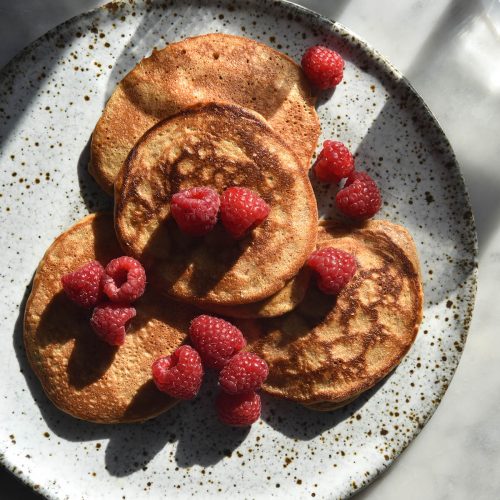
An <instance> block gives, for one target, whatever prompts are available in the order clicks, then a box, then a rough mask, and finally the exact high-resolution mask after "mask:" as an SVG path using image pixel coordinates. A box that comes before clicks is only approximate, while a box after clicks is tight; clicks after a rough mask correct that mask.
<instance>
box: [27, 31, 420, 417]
mask: <svg viewBox="0 0 500 500" xmlns="http://www.w3.org/2000/svg"><path fill="white" fill-rule="evenodd" d="M314 103H315V98H314V95H313V93H312V91H311V89H310V87H309V85H308V83H307V81H306V80H305V79H304V76H303V74H302V72H301V69H300V67H299V66H298V65H297V64H295V63H294V62H293V61H292V60H291V59H289V58H288V57H287V56H285V55H284V54H282V53H280V52H278V51H276V50H274V49H271V48H270V47H267V46H266V45H264V44H261V43H258V42H255V41H253V40H249V39H246V38H241V37H236V36H231V35H222V34H210V35H204V36H200V37H195V38H189V39H186V40H183V41H181V42H178V43H175V44H171V45H169V46H167V47H166V48H165V49H163V50H160V51H155V52H154V53H153V54H152V55H151V56H150V57H149V58H146V59H144V60H143V61H141V62H140V63H139V64H138V65H137V66H136V67H135V68H134V69H133V70H132V71H131V72H130V73H129V74H128V75H127V76H126V77H125V78H124V79H123V80H122V82H120V84H119V85H118V86H117V88H116V90H115V92H114V93H113V95H112V96H111V98H110V99H109V101H108V103H107V105H106V107H105V109H104V111H103V114H102V116H101V118H100V120H99V122H98V123H97V125H96V128H95V131H94V134H93V137H92V146H91V163H90V172H91V174H92V175H93V176H94V178H95V179H96V181H97V182H98V183H99V185H100V186H102V188H103V189H104V190H105V191H106V192H108V193H110V194H113V195H114V201H115V210H114V217H113V216H112V215H111V214H104V213H101V214H94V215H91V216H88V217H86V218H85V219H83V220H82V221H80V222H79V223H77V224H76V225H75V226H73V227H72V228H71V229H69V230H68V231H67V232H66V233H64V234H63V235H61V236H60V237H59V238H58V239H57V240H56V241H55V242H54V244H53V245H52V246H51V247H50V248H49V250H48V251H47V253H46V255H45V256H44V258H43V260H42V262H41V263H40V266H39V268H38V271H37V274H36V276H35V280H34V284H33V290H32V293H31V296H30V299H29V301H28V305H27V309H26V316H25V344H26V349H27V352H28V357H29V360H30V362H31V364H32V366H33V369H34V371H35V373H36V374H37V376H38V377H39V378H40V380H41V382H42V385H43V387H44V390H45V391H46V393H47V395H48V396H49V397H50V398H51V400H52V401H53V402H54V403H55V404H56V405H57V406H58V407H59V408H61V409H62V410H64V411H66V412H68V413H70V414H72V415H74V416H76V417H79V418H83V419H86V420H91V421H96V422H132V421H139V420H145V419H147V418H151V417H153V416H155V415H157V414H158V413H160V412H162V411H164V410H166V409H168V408H169V407H170V406H172V405H173V404H174V403H175V401H174V400H172V399H170V398H168V397H167V396H165V395H164V394H162V393H160V392H159V391H157V390H155V389H154V386H153V384H152V380H151V372H150V367H151V364H152V362H153V361H154V359H156V358H157V357H159V356H162V355H167V354H170V353H172V352H173V351H174V350H175V349H176V348H177V347H178V346H179V345H181V344H182V343H183V342H184V341H185V339H186V334H187V330H188V324H189V321H190V320H191V319H192V318H193V317H195V316H196V315H198V314H201V312H202V311H209V312H212V313H215V314H217V315H222V316H224V317H227V318H228V319H229V320H230V321H234V322H235V323H236V324H238V326H239V327H240V328H241V329H242V331H243V333H244V334H245V336H246V337H247V341H248V344H249V347H248V348H249V349H251V350H253V351H254V352H256V353H258V354H259V355H260V356H261V357H263V358H264V359H265V360H266V361H267V363H268V364H269V367H270V374H269V378H268V380H267V381H266V383H265V385H264V387H263V390H264V391H266V392H268V393H269V394H272V395H274V396H278V397H285V398H288V399H292V400H295V401H297V402H300V403H302V404H304V405H306V406H308V407H310V408H313V409H318V410H330V409H334V408H336V407H338V406H341V405H343V404H346V403H347V402H349V401H351V400H352V399H353V398H355V397H357V396H358V395H359V394H361V393H362V392H363V391H365V390H366V389H368V388H369V387H371V386H373V385H374V384H375V383H376V382H378V381H379V380H380V379H381V378H383V377H384V376H385V375H386V374H387V373H389V371H390V370H391V369H392V368H394V367H395V366H396V365H397V364H398V363H399V361H400V360H401V359H402V357H403V356H404V354H405V353H406V352H407V350H408V349H409V347H410V345H411V343H412V342H413V340H414V338H415V335H416V333H417V329H418V325H419V323H420V320H421V314H422V288H421V283H420V277H419V266H418V259H417V255H416V251H415V247H414V244H413V241H412V240H411V237H410V236H409V234H408V233H407V231H406V230H405V229H404V228H402V227H400V226H397V225H394V224H392V223H389V222H386V221H372V222H369V223H366V224H365V225H363V226H357V227H356V228H350V227H343V226H339V225H332V226H328V227H326V226H319V225H318V213H317V204H316V199H315V196H314V193H313V190H312V187H311V184H310V182H309V178H308V170H309V167H310V161H311V157H312V154H313V152H314V150H315V148H316V143H317V139H318V136H319V120H318V116H317V114H316V111H315V109H314ZM195 186H211V187H213V188H215V189H216V190H217V191H219V193H222V192H223V191H224V190H225V189H227V188H228V187H231V186H244V187H247V188H250V189H252V190H254V191H256V192H257V193H259V195H260V196H261V197H262V198H263V199H264V200H265V201H266V202H267V203H268V205H269V206H270V214H269V216H268V218H267V219H266V220H265V221H264V222H263V223H262V224H261V225H260V226H258V227H257V228H256V229H254V230H253V231H252V232H251V233H250V234H249V235H247V236H246V237H245V238H243V239H242V240H238V241H236V240H233V239H231V237H230V236H229V235H228V234H227V233H226V232H225V231H224V228H223V227H222V225H220V223H219V224H218V225H217V226H216V227H215V228H214V230H213V231H212V232H211V233H209V234H208V235H207V236H205V237H203V238H193V237H190V236H187V235H186V234H183V233H182V232H181V231H180V230H179V228H178V227H177V225H176V224H175V222H174V221H173V219H172V217H171V215H170V200H171V197H172V195H173V194H175V193H176V192H178V191H180V190H183V189H188V188H191V187H195ZM325 246H333V247H336V248H341V249H343V250H346V251H349V252H351V253H353V254H354V255H355V257H356V259H357V262H358V271H357V273H356V275H355V277H354V278H353V280H352V281H351V282H350V283H349V285H348V286H347V287H346V288H345V289H344V290H343V291H342V292H341V293H340V295H339V296H338V297H331V296H326V295H323V294H321V293H320V292H319V291H318V290H317V288H316V286H315V283H314V280H313V279H311V276H310V273H309V271H308V269H307V268H306V267H305V266H304V264H305V261H306V259H307V257H308V256H309V255H310V254H311V253H312V252H313V251H314V250H315V249H316V248H321V247H325ZM123 253H126V254H127V255H131V256H133V257H135V258H136V259H138V260H139V261H141V263H142V264H143V265H144V266H145V268H146V272H147V276H148V291H147V293H146V294H145V295H144V297H143V298H142V299H141V300H140V301H139V302H138V303H137V305H136V308H137V313H138V314H137V318H136V319H135V320H134V321H133V322H132V327H131V329H130V331H129V332H128V335H127V339H126V342H125V345H124V346H122V347H121V348H119V349H118V348H111V347H110V346H107V345H106V344H103V343H102V342H100V341H99V340H98V339H97V338H96V337H95V336H94V335H93V334H92V332H91V330H90V326H88V322H87V321H85V319H84V318H83V316H84V315H85V314H86V313H85V312H84V311H83V312H82V311H81V310H78V308H77V307H76V306H73V305H72V304H71V303H70V301H69V299H67V298H66V297H65V295H64V294H63V293H62V287H61V283H60V281H61V276H62V275H63V274H65V273H67V272H69V271H72V270H74V269H75V268H77V267H78V266H79V265H81V264H82V263H84V262H86V261H89V260H93V259H96V260H99V261H101V262H102V263H103V264H106V262H107V261H109V260H110V259H111V258H113V257H116V256H118V255H120V254H123Z"/></svg>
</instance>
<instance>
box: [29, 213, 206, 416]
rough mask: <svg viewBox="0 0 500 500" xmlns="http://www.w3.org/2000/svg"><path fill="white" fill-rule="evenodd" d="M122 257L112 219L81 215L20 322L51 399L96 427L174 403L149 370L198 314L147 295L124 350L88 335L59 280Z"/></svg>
mask: <svg viewBox="0 0 500 500" xmlns="http://www.w3.org/2000/svg"><path fill="white" fill-rule="evenodd" d="M119 255H121V251H120V248H119V246H118V243H117V241H116V238H115V236H114V232H113V219H112V216H111V214H105V213H100V214H94V215H89V216H87V217H85V218H84V219H83V220H81V221H80V222H78V223H77V224H75V225H74V226H73V227H71V228H70V229H69V230H67V231H66V232H64V233H63V234H62V235H60V236H59V237H58V238H57V239H56V240H55V242H54V243H53V244H52V245H51V247H50V248H49V249H48V250H47V252H46V254H45V256H44V257H43V259H42V261H41V262H40V265H39V266H38V269H37V272H36V275H35V278H34V280H33V288H32V291H31V294H30V297H29V299H28V303H27V306H26V311H25V317H24V343H25V347H26V352H27V355H28V359H29V362H30V364H31V366H32V368H33V371H34V372H35V374H36V376H37V377H38V378H39V379H40V382H41V383H42V386H43V389H44V391H45V393H46V394H47V396H48V397H49V399H51V400H52V402H53V403H54V404H55V405H56V406H57V407H58V408H60V409H61V410H62V411H64V412H66V413H69V414H70V415H73V416H74V417H77V418H80V419H83V420H89V421H92V422H100V423H114V422H136V421H143V420H146V419H148V418H151V417H154V416H156V415H158V414H160V413H162V412H164V411H165V410H168V409H169V408H170V407H171V406H173V405H174V404H175V403H176V402H177V401H176V400H174V399H172V398H170V397H168V396H167V395H165V394H163V393H161V392H160V391H158V390H157V389H156V387H155V385H154V383H153V381H152V378H151V364H152V362H153V361H154V360H155V359H156V358H157V357H159V356H160V355H166V354H170V353H171V352H173V351H174V350H175V349H176V348H177V347H179V345H181V344H182V342H183V341H184V339H185V337H186V332H187V331H188V325H189V321H190V320H191V319H192V318H193V317H194V316H195V315H196V314H197V313H196V311H195V310H194V309H192V308H191V307H189V306H187V305H184V304H174V303H171V302H169V301H168V300H166V299H164V298H163V297H162V296H161V295H158V294H156V295H155V294H154V293H153V292H151V291H149V290H147V291H146V293H145V294H144V295H143V297H141V298H140V299H139V300H138V301H137V302H136V303H135V304H134V307H135V308H136V309H137V316H136V317H135V318H134V319H133V320H132V322H131V325H130V328H129V330H128V332H127V336H126V339H125V344H124V345H122V346H121V347H120V348H117V347H113V346H110V345H108V344H106V343H105V342H102V341H101V340H99V338H98V337H97V336H96V335H95V333H94V332H93V331H92V329H91V327H90V323H89V319H90V314H91V311H89V310H86V309H82V308H80V307H78V306H77V305H76V304H74V303H73V302H71V301H70V300H69V298H67V296H66V294H65V293H64V291H63V290H62V287H61V276H62V275H63V274H66V273H67V272H70V271H72V270H74V269H75V268H78V267H79V266H80V265H82V264H83V263H85V262H87V261H90V260H93V259H96V260H99V261H100V262H101V263H102V264H103V265H105V264H106V263H107V262H108V261H109V260H111V259H112V258H115V257H118V256H119Z"/></svg>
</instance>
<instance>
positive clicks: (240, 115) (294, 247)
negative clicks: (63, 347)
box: [115, 103, 318, 306]
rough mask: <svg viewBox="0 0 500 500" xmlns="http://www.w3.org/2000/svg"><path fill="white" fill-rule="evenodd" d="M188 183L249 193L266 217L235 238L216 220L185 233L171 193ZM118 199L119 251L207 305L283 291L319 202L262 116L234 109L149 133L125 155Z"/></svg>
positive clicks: (199, 113) (183, 118)
mask: <svg viewBox="0 0 500 500" xmlns="http://www.w3.org/2000/svg"><path fill="white" fill-rule="evenodd" d="M194 186H212V187H214V188H215V189H216V190H217V191H218V192H219V193H222V192H223V191H224V190H225V189H226V188H228V187H231V186H245V187H248V188H250V189H253V190H254V191H256V192H257V193H259V194H260V196H262V198H263V199H264V200H265V201H266V202H267V203H268V204H269V205H270V209H271V210H270V213H269V216H268V217H267V219H266V220H265V221H264V222H263V223H262V224H260V225H259V226H258V227H257V228H255V229H254V230H253V231H251V233H250V234H249V235H247V236H246V237H245V238H244V239H242V240H239V241H235V240H233V239H232V238H231V237H230V236H229V234H228V233H227V231H226V230H225V229H224V228H223V226H222V224H221V223H220V222H219V223H218V224H217V225H216V226H215V228H214V229H213V231H211V232H210V233H209V234H208V235H207V236H205V237H204V238H193V237H191V236H187V235H186V234H184V233H182V232H181V231H180V229H179V228H178V226H177V224H176V223H175V221H174V220H173V218H172V217H170V199H171V196H172V195H173V194H175V193H176V192H178V191H180V190H183V189H188V188H191V187H194ZM120 188H121V189H120V191H119V192H118V190H117V196H116V197H115V229H116V232H117V237H118V241H119V242H120V244H121V246H122V248H123V250H124V251H125V252H126V253H127V254H129V255H132V256H134V257H136V258H137V259H139V260H140V261H141V262H143V264H144V265H145V266H146V269H147V270H149V274H148V276H149V279H150V280H151V282H152V283H154V284H155V286H157V287H159V288H160V289H161V290H163V291H164V292H165V293H167V294H169V295H170V296H172V297H173V298H175V299H178V300H181V301H187V302H192V303H195V304H200V305H204V306H211V305H216V306H220V305H224V306H226V305H231V306H232V305H238V304H247V303H251V302H257V301H260V300H263V299H265V298H267V297H270V296H271V295H273V294H274V293H276V292H277V291H278V290H281V289H282V288H283V287H284V286H285V284H286V283H287V281H289V280H290V279H291V278H293V277H294V276H295V275H296V274H297V272H298V271H299V269H300V268H301V267H302V265H303V264H304V262H305V260H306V258H307V257H308V256H309V254H310V253H311V251H312V250H313V249H314V247H315V244H316V234H317V231H318V229H317V207H316V199H315V198H314V194H313V191H312V187H311V184H310V182H309V179H308V177H307V175H306V173H305V172H304V171H303V169H302V168H301V167H300V165H299V164H298V162H297V160H296V158H295V156H294V154H293V153H292V152H290V150H289V148H288V147H287V146H286V145H285V143H284V142H283V141H282V140H281V138H280V137H279V136H278V135H277V134H276V133H275V132H274V131H273V130H272V129H271V128H270V127H269V125H268V124H267V123H266V122H265V121H264V119H263V118H262V117H260V116H259V115H257V114H256V113H254V112H251V111H248V110H244V109H243V108H240V107H238V106H234V105H221V104H214V103H212V104H207V105H203V106H199V107H196V108H190V109H188V110H185V111H182V112H181V113H179V114H177V115H175V116H173V117H171V118H168V119H166V120H164V121H162V122H160V123H158V124H157V125H156V126H154V127H153V128H152V129H150V130H149V131H148V132H147V133H146V134H145V135H144V136H143V137H142V138H141V139H140V140H139V142H138V143H137V144H136V146H135V147H134V148H133V150H132V152H131V153H130V155H129V157H128V159H127V161H126V164H125V168H124V170H123V175H122V181H121V182H120Z"/></svg>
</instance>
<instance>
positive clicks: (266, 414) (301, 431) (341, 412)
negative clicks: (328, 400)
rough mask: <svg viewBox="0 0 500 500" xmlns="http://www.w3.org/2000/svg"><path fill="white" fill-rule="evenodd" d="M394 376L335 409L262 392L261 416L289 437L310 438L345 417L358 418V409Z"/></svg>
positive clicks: (332, 427)
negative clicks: (316, 407)
mask: <svg viewBox="0 0 500 500" xmlns="http://www.w3.org/2000/svg"><path fill="white" fill-rule="evenodd" d="M390 377H391V374H389V375H388V376H387V377H386V378H385V379H384V380H382V381H380V382H379V383H378V384H376V385H375V386H374V387H372V388H371V389H369V390H367V391H366V392H364V393H363V394H361V395H360V396H359V397H358V398H356V399H355V400H354V401H353V402H352V403H349V404H348V405H346V406H343V407H342V408H338V409H337V410H332V411H317V410H311V409H309V408H306V407H305V406H303V405H301V404H299V403H295V402H293V401H288V400H285V399H278V398H273V397H271V396H267V395H262V417H261V418H262V419H263V420H264V421H265V422H266V423H267V424H269V425H270V426H271V427H272V428H273V429H274V430H276V431H278V432H281V433H282V434H284V435H285V436H287V437H289V438H292V439H298V440H301V441H309V440H310V439H314V438H315V437H317V436H320V435H321V434H323V433H324V432H326V431H329V430H333V429H334V428H335V426H337V425H338V424H340V423H341V422H343V421H344V420H346V419H349V418H353V417H354V418H355V416H356V412H357V411H358V410H360V409H361V408H362V407H363V406H364V405H365V403H366V402H367V401H368V400H369V399H370V398H371V397H372V396H373V395H374V394H375V393H376V392H377V391H378V390H379V389H381V388H382V386H383V385H384V384H385V383H386V382H387V380H389V378H390Z"/></svg>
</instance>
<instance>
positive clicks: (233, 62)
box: [90, 33, 320, 194]
mask: <svg viewBox="0 0 500 500" xmlns="http://www.w3.org/2000/svg"><path fill="white" fill-rule="evenodd" d="M210 101H215V102H229V103H234V104H238V105H240V106H243V107H246V108H249V109H252V110H254V111H257V112H258V113H260V114H261V115H263V116H264V117H265V118H266V119H267V120H268V121H269V123H270V125H271V126H272V128H273V129H275V130H276V131H277V132H278V133H279V134H280V136H281V137H282V138H283V139H284V140H285V142H286V143H287V144H288V146H289V147H290V149H291V150H293V151H294V152H295V154H296V155H297V157H298V159H299V162H300V163H301V165H302V166H303V168H304V169H305V170H307V169H308V168H309V163H310V160H311V156H312V154H313V152H314V149H315V147H316V142H317V139H318V136H319V131H320V127H319V119H318V116H317V114H316V111H315V109H314V102H315V98H314V97H313V96H312V93H311V90H310V87H309V85H308V83H307V81H306V80H305V78H304V76H303V74H302V71H301V69H300V67H299V66H298V65H297V64H296V63H295V62H293V61H292V60H291V59H290V58H289V57H287V56H285V55H284V54H282V53H281V52H278V51H276V50H274V49H272V48H271V47H268V46H267V45H264V44H262V43H259V42H256V41H254V40H250V39H248V38H243V37H239V36H234V35H226V34H220V33H212V34H208V35H202V36H198V37H193V38H187V39H185V40H182V41H180V42H178V43H173V44H170V45H168V46H167V47H166V48H164V49H162V50H159V51H154V52H153V54H152V55H151V56H150V57H148V58H145V59H143V60H142V61H141V62H140V63H139V64H138V65H137V66H136V67H135V68H134V69H133V70H132V71H131V72H130V73H129V74H128V75H127V76H126V77H125V78H124V79H123V80H122V81H121V82H120V84H119V85H118V86H117V88H116V90H115V92H114V93H113V95H112V96H111V98H110V99H109V101H108V103H107V104H106V107H105V109H104V111H103V114H102V116H101V118H100V119H99V121H98V123H97V125H96V128H95V131H94V133H93V136H92V146H91V163H90V172H91V174H92V175H93V176H94V177H95V179H96V180H97V182H98V183H99V184H100V185H101V187H102V188H103V189H104V190H105V191H107V192H108V193H110V194H112V193H113V183H114V181H115V179H116V176H117V175H118V172H119V171H120V169H121V168H122V165H123V162H124V161H125V159H126V157H127V155H128V153H129V152H130V150H131V149H132V147H133V146H134V144H135V143H136V142H137V140H138V139H139V138H140V137H141V136H142V134H144V133H145V132H146V130H148V129H149V128H150V127H152V126H153V125H154V124H155V123H157V122H158V121H159V120H161V119H163V118H166V117H168V116H171V115H173V114H175V113H178V112H179V111H181V110H183V109H185V108H187V107H190V106H192V105H195V104H199V103H201V102H210Z"/></svg>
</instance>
